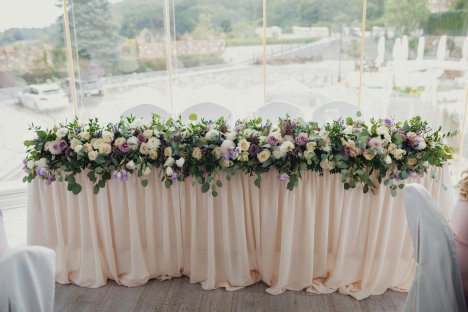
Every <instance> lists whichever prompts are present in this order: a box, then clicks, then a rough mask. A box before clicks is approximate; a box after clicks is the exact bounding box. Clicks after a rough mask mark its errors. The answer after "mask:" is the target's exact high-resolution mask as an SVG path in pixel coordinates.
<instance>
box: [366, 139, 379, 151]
mask: <svg viewBox="0 0 468 312" xmlns="http://www.w3.org/2000/svg"><path fill="white" fill-rule="evenodd" d="M368 144H369V146H370V147H373V148H377V149H380V148H381V147H382V140H380V139H379V138H372V139H370V140H369V143H368Z"/></svg>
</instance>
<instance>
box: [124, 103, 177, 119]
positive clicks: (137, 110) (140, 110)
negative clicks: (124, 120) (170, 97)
mask: <svg viewBox="0 0 468 312" xmlns="http://www.w3.org/2000/svg"><path fill="white" fill-rule="evenodd" d="M153 114H158V115H159V116H161V119H168V118H169V117H170V116H171V115H170V114H169V113H168V112H167V111H166V110H165V109H163V108H161V107H159V106H156V105H151V104H140V105H137V106H134V107H132V108H129V109H127V110H126V111H124V112H123V113H122V115H123V116H130V115H133V116H135V117H141V118H143V119H144V120H147V121H149V120H151V118H152V117H153Z"/></svg>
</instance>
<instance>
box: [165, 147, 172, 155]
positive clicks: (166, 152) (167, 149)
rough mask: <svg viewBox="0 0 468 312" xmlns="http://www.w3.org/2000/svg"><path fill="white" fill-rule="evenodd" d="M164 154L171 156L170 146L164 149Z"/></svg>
mask: <svg viewBox="0 0 468 312" xmlns="http://www.w3.org/2000/svg"><path fill="white" fill-rule="evenodd" d="M164 156H166V157H171V156H172V148H171V147H170V146H168V147H166V148H165V149H164Z"/></svg>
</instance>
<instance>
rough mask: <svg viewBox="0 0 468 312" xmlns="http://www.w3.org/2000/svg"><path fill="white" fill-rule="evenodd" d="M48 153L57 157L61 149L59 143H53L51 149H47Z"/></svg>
mask: <svg viewBox="0 0 468 312" xmlns="http://www.w3.org/2000/svg"><path fill="white" fill-rule="evenodd" d="M49 151H50V152H51V153H52V154H54V155H58V154H60V153H62V149H61V148H60V144H59V142H54V143H53V144H52V147H51V148H50V149H49Z"/></svg>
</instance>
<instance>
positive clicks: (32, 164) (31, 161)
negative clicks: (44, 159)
mask: <svg viewBox="0 0 468 312" xmlns="http://www.w3.org/2000/svg"><path fill="white" fill-rule="evenodd" d="M26 167H28V168H29V169H32V168H34V160H30V161H28V163H27V164H26Z"/></svg>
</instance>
